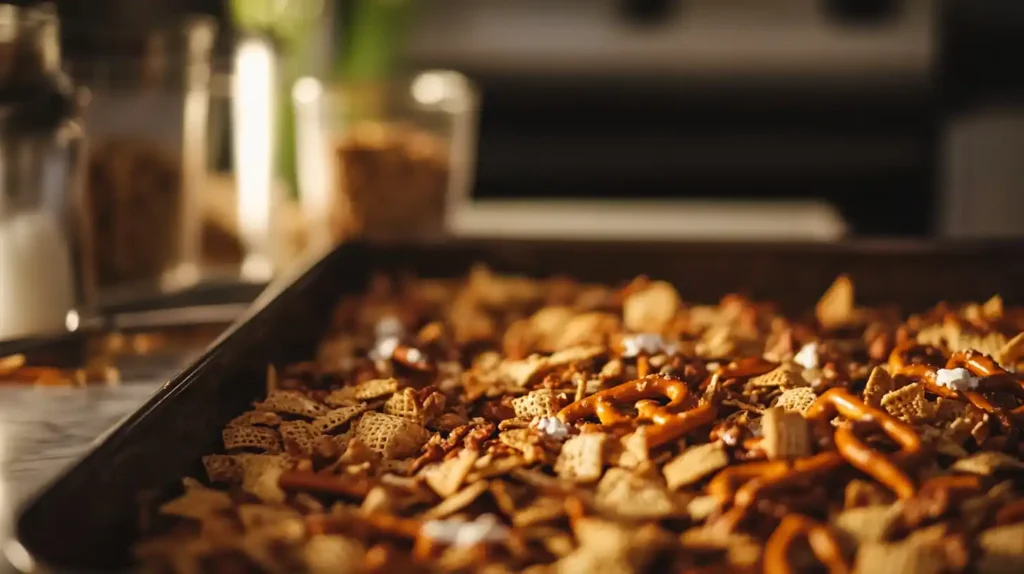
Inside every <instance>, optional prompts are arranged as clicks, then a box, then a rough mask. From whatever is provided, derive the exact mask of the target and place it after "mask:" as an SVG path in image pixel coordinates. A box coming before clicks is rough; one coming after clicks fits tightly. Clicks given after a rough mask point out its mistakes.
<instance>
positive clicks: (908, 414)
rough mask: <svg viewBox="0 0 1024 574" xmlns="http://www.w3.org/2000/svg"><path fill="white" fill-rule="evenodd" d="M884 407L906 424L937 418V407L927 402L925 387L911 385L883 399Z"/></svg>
mask: <svg viewBox="0 0 1024 574" xmlns="http://www.w3.org/2000/svg"><path fill="white" fill-rule="evenodd" d="M882 407H883V408H884V409H885V410H886V411H888V413H889V414H890V415H892V416H894V417H896V418H898V419H900V420H902V421H903V422H905V423H909V424H918V423H921V422H924V421H926V420H928V419H931V418H933V417H934V416H935V407H934V406H933V405H932V404H931V403H929V402H928V401H927V400H925V397H924V386H922V385H921V384H920V383H911V384H909V385H907V386H905V387H901V388H899V389H896V390H894V391H889V392H888V393H886V394H885V396H884V397H882Z"/></svg>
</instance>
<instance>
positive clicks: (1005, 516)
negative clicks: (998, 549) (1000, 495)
mask: <svg viewBox="0 0 1024 574" xmlns="http://www.w3.org/2000/svg"><path fill="white" fill-rule="evenodd" d="M1018 522H1024V499H1021V500H1015V501H1013V502H1011V503H1009V504H1007V505H1006V506H1004V507H1002V508H1000V509H999V512H997V513H996V518H995V525H996V526H1006V525H1007V524H1017V523H1018Z"/></svg>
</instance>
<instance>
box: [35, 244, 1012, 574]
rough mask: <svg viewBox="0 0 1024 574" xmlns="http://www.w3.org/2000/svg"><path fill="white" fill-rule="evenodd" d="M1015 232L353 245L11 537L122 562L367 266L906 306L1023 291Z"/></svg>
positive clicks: (235, 337) (231, 337)
mask: <svg viewBox="0 0 1024 574" xmlns="http://www.w3.org/2000/svg"><path fill="white" fill-rule="evenodd" d="M1022 247H1024V245H1021V244H998V245H992V244H956V245H935V244H923V243H906V242H900V243H892V242H881V243H847V244H839V245H793V244H785V245H764V244H761V245H727V244H713V245H694V244H667V243H610V242H609V243H600V242H586V243H581V242H571V241H561V242H544V241H487V242H480V241H457V240H452V241H445V242H440V243H437V244H432V245H426V246H424V245H420V246H417V247H409V246H402V245H391V246H381V245H377V246H369V245H361V244H350V245H347V246H344V247H342V248H340V249H338V250H335V251H333V252H332V253H330V254H329V255H327V256H326V257H324V258H323V259H321V260H320V261H319V262H317V263H316V264H314V265H312V266H311V267H310V268H309V269H308V271H306V272H305V273H304V274H302V275H301V276H299V277H298V278H297V279H296V280H294V281H291V282H288V283H287V284H286V285H284V286H283V287H282V286H281V285H276V286H271V288H270V289H269V290H268V293H265V294H264V295H263V296H261V297H259V298H258V299H257V301H256V303H254V305H253V308H251V309H250V311H249V312H248V313H247V315H246V317H245V318H244V320H242V321H241V322H239V323H236V325H235V326H234V327H232V328H231V329H229V331H228V332H227V333H226V334H225V335H224V336H222V338H221V339H220V341H219V343H217V344H216V345H215V346H214V347H213V348H211V349H210V350H209V351H208V352H207V353H206V354H204V355H203V356H202V358H200V359H199V360H198V361H197V362H196V363H195V364H194V365H193V366H192V367H190V368H189V369H187V370H186V371H185V372H183V373H181V374H180V375H179V376H178V377H176V378H175V379H174V380H172V381H171V382H169V383H168V384H167V385H165V386H164V387H162V388H161V389H160V390H159V391H158V392H157V393H156V394H155V395H154V396H153V397H152V399H150V400H149V401H148V402H147V403H146V404H145V405H144V406H143V407H142V408H141V409H140V410H139V411H138V412H136V413H135V414H133V415H132V416H131V417H129V418H127V419H126V420H125V421H124V422H123V423H121V424H120V425H119V426H118V428H116V429H114V430H113V431H112V432H111V433H110V434H109V435H108V436H107V437H106V439H105V440H104V441H103V442H102V444H100V445H99V446H97V447H96V449H95V450H94V451H93V452H91V453H90V454H88V455H87V456H86V457H85V458H83V459H82V460H81V461H80V462H79V463H78V464H77V465H76V466H74V467H73V468H71V469H70V470H68V471H67V472H66V473H65V474H64V475H63V476H61V477H60V478H58V479H57V480H56V481H55V482H54V483H52V484H50V485H49V486H48V487H47V488H46V489H45V490H44V491H43V492H42V493H41V494H39V495H38V496H37V498H36V499H35V500H34V501H32V502H31V503H30V504H29V505H28V506H27V507H26V508H25V509H24V511H23V513H22V514H21V516H20V518H19V521H18V523H17V538H18V541H19V542H20V544H21V545H22V546H23V548H24V549H25V550H27V551H28V553H29V554H30V555H31V556H32V557H34V559H35V561H36V563H37V564H41V565H45V566H47V567H49V568H51V569H57V570H60V571H66V570H73V571H89V570H109V569H117V568H125V567H127V566H128V565H129V564H130V557H131V555H130V547H131V545H132V543H133V541H134V540H135V539H136V538H137V536H138V533H139V530H138V529H139V526H138V524H139V523H138V517H139V512H140V504H141V503H140V500H152V499H153V498H154V496H155V497H157V498H161V497H163V496H167V495H170V494H172V492H173V490H174V489H176V488H178V485H179V484H180V478H181V477H182V476H186V475H190V476H199V475H200V474H201V465H200V464H199V460H200V457H201V456H202V455H203V454H207V453H210V452H214V451H216V450H218V448H219V446H220V445H219V441H220V430H221V428H222V426H223V425H224V424H225V423H226V422H227V421H228V420H229V419H230V418H231V417H233V416H235V415H237V414H239V413H240V412H242V411H244V410H245V409H246V408H247V406H248V405H249V404H250V403H251V402H252V401H253V400H255V399H257V398H258V397H259V395H260V394H261V393H262V392H263V391H264V388H265V387H264V376H265V372H266V365H267V363H268V362H274V363H277V364H281V363H285V362H288V361H292V360H297V359H303V358H308V357H309V356H310V354H311V353H312V351H313V348H314V345H315V343H316V341H317V340H318V339H319V338H320V336H321V334H322V333H323V331H324V329H325V327H326V322H327V321H328V317H329V315H330V314H329V313H327V312H326V311H327V310H328V309H329V308H330V307H331V306H332V305H333V304H334V302H335V301H337V300H338V299H339V298H340V297H343V296H344V295H345V294H347V293H353V292H358V291H360V290H362V289H363V288H364V286H365V285H366V283H367V281H368V279H369V277H370V276H371V274H372V273H374V272H375V271H378V270H379V271H396V272H397V271H411V272H414V273H417V274H419V275H421V276H455V275H458V274H462V273H465V272H466V271H467V270H468V269H469V268H470V266H471V265H472V264H473V263H475V262H486V263H488V264H490V265H491V266H492V267H493V268H494V269H496V270H499V271H506V272H518V273H524V274H529V275H535V276H549V275H564V276H569V277H575V278H578V279H582V280H587V281H603V282H612V283H614V282H619V281H624V280H627V279H629V278H631V277H633V276H635V275H637V274H640V273H646V274H648V275H650V276H652V277H657V278H661V279H666V280H669V281H672V282H673V283H675V284H676V285H677V287H678V288H679V290H680V292H681V294H682V295H683V297H684V298H686V299H689V300H697V301H715V300H717V299H718V298H719V297H720V296H721V295H722V294H724V293H727V292H731V291H735V290H742V291H744V292H746V293H749V294H751V295H753V296H756V297H758V298H764V299H772V300H776V301H778V302H780V304H782V306H783V307H784V308H787V309H789V310H800V309H803V308H807V307H808V306H809V305H811V304H813V302H814V301H815V300H816V299H817V297H818V296H819V295H820V294H821V293H822V292H823V291H824V289H825V288H826V287H827V286H828V285H829V284H830V282H831V281H832V280H833V279H834V278H835V276H836V275H838V274H839V273H840V272H847V273H849V274H850V275H851V276H852V277H853V279H854V283H855V285H856V288H857V293H858V301H859V302H861V303H865V304H870V303H895V304H900V305H902V306H905V307H908V308H911V309H914V308H923V307H925V306H928V305H930V304H932V303H934V302H936V301H938V300H939V299H943V298H944V299H948V300H978V299H983V298H987V297H989V296H991V295H992V294H993V293H1000V294H1002V295H1003V297H1004V298H1005V299H1007V301H1009V302H1020V301H1022V295H1024V267H1022V266H1020V265H1019V264H1018V260H1019V259H1018V258H1019V254H1020V253H1022V251H1021V248H1022Z"/></svg>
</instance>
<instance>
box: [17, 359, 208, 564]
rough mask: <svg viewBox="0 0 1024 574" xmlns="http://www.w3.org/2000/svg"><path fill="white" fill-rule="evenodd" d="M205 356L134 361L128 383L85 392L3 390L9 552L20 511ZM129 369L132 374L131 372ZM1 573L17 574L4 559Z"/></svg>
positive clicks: (125, 372) (32, 388)
mask: <svg viewBox="0 0 1024 574" xmlns="http://www.w3.org/2000/svg"><path fill="white" fill-rule="evenodd" d="M199 352H200V351H199V350H198V349H193V350H191V351H189V352H186V353H183V354H182V355H179V356H174V357H161V358H157V359H148V360H142V361H140V360H134V361H132V364H131V365H127V366H120V365H119V367H120V369H121V374H122V377H123V382H121V383H120V384H118V385H114V386H104V385H96V386H89V387H85V388H73V387H36V386H26V385H19V386H14V385H9V386H3V385H0V541H2V543H3V544H4V546H5V547H6V546H7V545H8V542H9V541H10V539H11V536H12V534H13V532H14V522H15V520H16V519H17V515H18V512H19V510H20V509H21V508H22V507H23V505H25V504H26V503H27V502H28V501H29V499H30V498H31V497H32V496H33V495H34V494H36V493H38V492H40V491H41V490H42V489H44V488H45V487H46V485H47V484H48V483H49V482H50V481H52V480H53V479H54V478H56V477H57V476H58V475H59V474H60V473H61V472H62V471H64V470H66V469H68V468H70V467H71V466H72V465H74V463H75V462H76V461H78V459H79V458H81V457H82V456H83V455H85V454H86V453H87V452H89V450H90V449H92V447H93V445H94V444H96V442H97V439H100V438H101V437H102V436H104V434H105V433H106V431H108V430H110V429H111V428H112V427H113V426H114V425H116V424H117V423H118V422H120V421H121V420H122V419H124V418H125V417H126V416H128V415H129V414H131V413H132V412H133V411H135V410H136V409H137V408H138V407H140V406H141V405H142V404H143V403H144V402H145V401H146V400H147V399H149V397H150V396H152V395H153V393H155V392H156V391H157V389H159V388H160V387H161V386H163V385H164V384H165V383H166V381H168V380H170V379H171V378H172V377H173V376H174V375H175V374H176V373H177V372H178V371H179V370H180V369H181V368H182V367H184V366H185V365H187V364H188V363H189V362H191V360H192V359H193V358H195V357H196V356H198V353H199ZM126 367H127V368H126ZM0 572H3V573H6V572H17V569H15V568H14V567H13V566H12V565H11V563H10V562H9V561H8V559H7V557H6V556H5V555H0Z"/></svg>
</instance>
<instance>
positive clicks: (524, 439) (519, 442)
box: [498, 428, 534, 452]
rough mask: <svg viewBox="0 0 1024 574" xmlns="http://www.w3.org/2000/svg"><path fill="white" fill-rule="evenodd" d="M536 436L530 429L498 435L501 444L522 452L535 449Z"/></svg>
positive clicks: (503, 432) (515, 430)
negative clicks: (534, 440) (534, 438)
mask: <svg viewBox="0 0 1024 574" xmlns="http://www.w3.org/2000/svg"><path fill="white" fill-rule="evenodd" d="M533 436H534V434H533V433H532V432H530V429H529V428H524V429H509V430H505V431H501V432H500V433H498V440H500V441H501V444H504V445H507V446H508V447H509V448H514V449H516V450H518V451H520V452H526V451H527V450H529V449H531V448H533V446H534V445H533V440H532V438H533Z"/></svg>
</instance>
